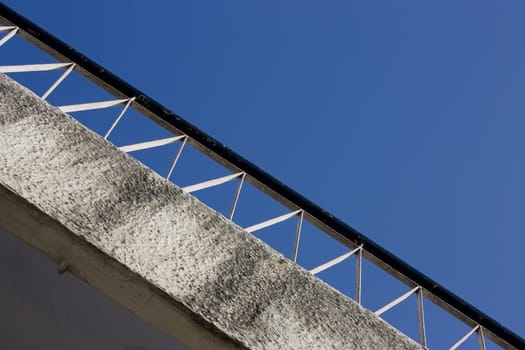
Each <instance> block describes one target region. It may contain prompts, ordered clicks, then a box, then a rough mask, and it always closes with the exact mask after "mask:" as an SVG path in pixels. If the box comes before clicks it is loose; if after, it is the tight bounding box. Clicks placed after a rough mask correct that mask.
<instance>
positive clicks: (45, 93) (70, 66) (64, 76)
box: [41, 63, 75, 100]
mask: <svg viewBox="0 0 525 350" xmlns="http://www.w3.org/2000/svg"><path fill="white" fill-rule="evenodd" d="M73 69H75V64H74V63H69V68H68V69H66V71H65V72H64V73H62V75H61V76H60V77H59V78H58V79H57V80H56V81H55V82H54V83H53V85H51V86H50V87H49V89H47V91H46V92H44V94H43V95H42V97H41V98H42V100H45V99H46V98H47V97H48V96H49V95H50V94H51V93H52V92H53V91H54V90H55V89H56V88H57V87H58V85H60V83H62V82H63V81H64V79H66V78H67V76H68V75H69V74H70V73H71V72H72V71H73Z"/></svg>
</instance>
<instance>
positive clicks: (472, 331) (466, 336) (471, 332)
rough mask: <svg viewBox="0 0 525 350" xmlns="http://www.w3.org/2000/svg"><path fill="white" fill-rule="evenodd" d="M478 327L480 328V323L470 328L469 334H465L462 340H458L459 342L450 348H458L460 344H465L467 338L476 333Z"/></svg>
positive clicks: (453, 349)
mask: <svg viewBox="0 0 525 350" xmlns="http://www.w3.org/2000/svg"><path fill="white" fill-rule="evenodd" d="M478 329H479V325H477V326H476V327H474V328H472V329H471V330H470V332H468V333H467V334H465V335H464V336H463V338H461V339H460V340H458V342H457V343H456V344H454V345H452V346H451V347H450V349H449V350H456V349H457V348H459V346H460V345H461V344H463V343H464V342H465V341H466V340H467V339H468V338H469V337H470V336H471V335H472V334H474V333H476V331H477V330H478Z"/></svg>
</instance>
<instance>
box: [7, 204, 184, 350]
mask: <svg viewBox="0 0 525 350" xmlns="http://www.w3.org/2000/svg"><path fill="white" fill-rule="evenodd" d="M0 213H1V212H0ZM0 215H1V214H0ZM0 276H2V282H0V310H2V313H1V315H0V344H1V348H2V349H6V350H71V349H74V350H93V349H109V350H187V348H186V347H184V346H183V345H181V344H177V342H176V341H175V340H174V339H173V338H171V337H169V336H168V335H166V334H165V333H163V332H161V331H159V330H158V329H156V328H155V327H153V326H151V325H150V324H148V323H146V322H144V321H143V320H141V319H140V318H138V317H136V316H135V315H134V314H133V313H131V312H129V311H128V310H127V309H125V308H123V307H122V306H120V305H118V304H116V303H115V302H113V301H112V300H110V299H109V298H108V297H107V296H105V295H104V294H102V293H100V292H99V291H98V290H97V289H95V288H93V287H92V286H90V285H88V284H86V283H84V282H82V281H81V280H79V279H78V278H76V277H75V276H73V275H71V274H69V273H64V274H58V273H57V266H56V264H55V263H54V262H53V261H51V260H50V259H49V258H48V257H47V256H45V255H44V254H41V253H40V252H38V251H37V250H35V249H33V248H31V247H30V246H28V245H27V244H25V243H24V242H23V241H21V240H20V239H18V238H17V237H15V236H14V235H12V234H10V233H8V232H5V231H3V230H2V228H0Z"/></svg>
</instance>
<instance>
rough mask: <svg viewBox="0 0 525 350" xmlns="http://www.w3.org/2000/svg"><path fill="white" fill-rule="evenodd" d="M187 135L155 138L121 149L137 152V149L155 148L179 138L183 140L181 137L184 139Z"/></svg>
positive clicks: (127, 151)
mask: <svg viewBox="0 0 525 350" xmlns="http://www.w3.org/2000/svg"><path fill="white" fill-rule="evenodd" d="M185 137H186V136H185V135H180V136H175V137H168V138H165V139H160V140H155V141H148V142H142V143H136V144H133V145H128V146H122V147H119V150H121V151H122V152H126V153H129V152H135V151H141V150H143V149H149V148H155V147H160V146H164V145H169V144H170V143H174V142H177V141H179V140H181V139H183V138H185Z"/></svg>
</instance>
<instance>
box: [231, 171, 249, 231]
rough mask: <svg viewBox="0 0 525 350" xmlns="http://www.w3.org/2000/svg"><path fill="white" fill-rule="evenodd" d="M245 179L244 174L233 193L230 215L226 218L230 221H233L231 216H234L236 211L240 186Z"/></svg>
mask: <svg viewBox="0 0 525 350" xmlns="http://www.w3.org/2000/svg"><path fill="white" fill-rule="evenodd" d="M245 178H246V173H243V174H242V176H241V179H240V180H239V184H238V185H237V190H236V191H235V196H234V197H233V203H232V207H231V208H230V215H229V216H228V218H229V219H230V221H233V215H234V214H235V209H237V203H238V202H239V196H240V195H241V189H242V185H243V184H244V179H245Z"/></svg>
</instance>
